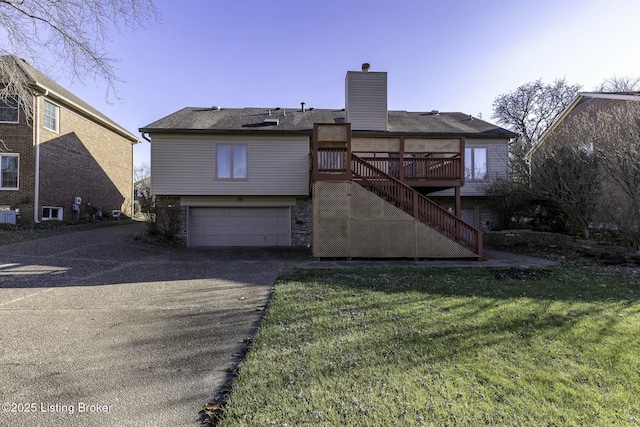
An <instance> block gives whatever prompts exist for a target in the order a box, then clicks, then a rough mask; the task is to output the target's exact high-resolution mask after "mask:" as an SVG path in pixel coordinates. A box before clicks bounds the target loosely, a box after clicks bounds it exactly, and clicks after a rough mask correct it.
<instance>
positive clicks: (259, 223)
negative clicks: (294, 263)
mask: <svg viewBox="0 0 640 427" xmlns="http://www.w3.org/2000/svg"><path fill="white" fill-rule="evenodd" d="M189 244H190V245H191V246H291V214H290V211H289V208H287V207H284V208H271V207H269V208H191V209H190V210H189Z"/></svg>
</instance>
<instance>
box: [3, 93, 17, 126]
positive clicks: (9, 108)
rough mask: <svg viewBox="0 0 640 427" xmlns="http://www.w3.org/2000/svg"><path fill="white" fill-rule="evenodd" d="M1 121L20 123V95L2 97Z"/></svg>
mask: <svg viewBox="0 0 640 427" xmlns="http://www.w3.org/2000/svg"><path fill="white" fill-rule="evenodd" d="M0 123H18V97H17V96H14V95H9V96H8V97H6V98H5V99H0Z"/></svg>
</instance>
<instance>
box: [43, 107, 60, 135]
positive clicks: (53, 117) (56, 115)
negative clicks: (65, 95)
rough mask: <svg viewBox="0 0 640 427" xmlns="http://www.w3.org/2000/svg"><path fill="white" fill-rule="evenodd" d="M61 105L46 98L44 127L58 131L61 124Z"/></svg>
mask: <svg viewBox="0 0 640 427" xmlns="http://www.w3.org/2000/svg"><path fill="white" fill-rule="evenodd" d="M59 122H60V107H58V106H57V105H55V104H52V103H50V102H49V101H47V100H46V99H45V100H44V127H45V128H46V129H49V130H52V131H54V132H58V129H59V126H60V123H59Z"/></svg>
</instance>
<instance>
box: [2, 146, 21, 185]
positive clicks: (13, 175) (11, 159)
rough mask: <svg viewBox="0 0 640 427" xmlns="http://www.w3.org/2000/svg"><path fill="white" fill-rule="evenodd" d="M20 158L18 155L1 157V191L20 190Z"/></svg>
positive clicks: (3, 155)
mask: <svg viewBox="0 0 640 427" xmlns="http://www.w3.org/2000/svg"><path fill="white" fill-rule="evenodd" d="M19 165H20V157H19V156H18V155H17V154H2V155H0V167H1V170H2V172H1V173H0V190H17V189H18V170H19Z"/></svg>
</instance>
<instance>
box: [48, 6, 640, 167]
mask: <svg viewBox="0 0 640 427" xmlns="http://www.w3.org/2000/svg"><path fill="white" fill-rule="evenodd" d="M157 5H158V8H159V11H160V17H159V19H158V22H149V25H148V26H146V28H132V29H125V30H124V32H123V33H122V34H119V33H114V34H113V35H112V43H111V44H110V45H109V46H108V49H109V50H110V52H111V54H112V56H113V57H114V58H117V59H118V62H117V64H116V67H117V70H118V75H119V78H120V79H121V80H122V81H123V82H122V83H120V84H119V86H118V90H119V95H120V98H121V100H117V99H114V98H113V97H109V98H106V97H105V95H106V87H105V86H104V83H103V82H100V81H97V82H93V81H89V82H84V83H78V82H74V81H72V80H70V78H69V76H68V75H66V74H65V73H64V72H63V71H62V70H56V71H54V74H53V75H51V77H54V78H56V79H57V80H58V82H59V83H61V84H62V85H63V86H66V87H67V88H69V89H70V90H71V91H72V92H74V93H75V94H76V95H78V96H79V97H80V98H82V99H84V100H85V101H86V102H89V103H90V104H92V105H93V106H95V107H96V108H97V109H99V110H100V111H102V112H103V113H104V114H106V115H107V116H109V117H110V118H112V119H113V120H115V121H116V122H118V123H120V124H121V125H123V126H124V127H125V128H127V129H128V130H129V131H131V132H133V133H134V134H136V135H138V131H137V130H138V128H140V127H142V126H145V125H147V124H149V123H151V122H153V121H155V120H157V119H159V118H161V117H164V116H166V115H168V114H170V113H172V112H174V111H177V110H179V109H181V108H183V107H186V106H214V105H219V106H222V107H229V108H231V107H284V108H287V107H288V108H296V107H299V106H300V102H302V101H304V102H305V103H306V106H307V107H315V108H342V107H344V77H345V74H346V72H347V71H348V70H359V69H360V66H361V64H362V63H363V62H369V63H370V64H371V70H372V71H386V72H388V82H389V94H388V96H389V108H390V109H397V110H409V111H430V110H434V109H437V110H440V111H461V112H464V113H468V114H473V115H475V116H478V115H480V114H481V115H482V118H483V119H485V120H488V121H492V120H491V114H492V103H493V100H494V99H495V98H496V97H497V96H498V95H500V94H503V93H506V92H509V91H511V90H514V89H515V88H517V87H518V86H520V85H521V84H524V83H527V82H529V81H533V80H536V79H538V78H542V79H543V80H544V81H545V82H551V81H553V80H554V79H557V78H566V79H567V81H568V82H569V83H571V84H575V83H579V84H582V85H583V88H584V90H592V89H593V88H594V87H595V86H596V85H598V84H599V83H601V82H602V81H603V80H604V79H605V78H608V77H612V76H618V77H622V76H638V75H640V55H638V48H639V46H638V45H639V44H640V25H638V24H637V18H638V17H639V16H640V2H639V1H637V0H608V1H604V0H603V1H596V0H566V1H562V0H539V1H518V0H509V1H507V0H502V1H501V0H486V1H480V0H478V1H472V0H458V1H457V0H451V1H444V0H442V1H433V0H394V1H391V0H387V1H380V0H366V1H365V0H322V1H315V0H296V1H292V0H272V1H262V0H260V1H259V0H244V1H243V0H159V1H158V2H157ZM141 140H142V138H141ZM134 157H135V163H136V164H140V163H142V162H145V161H148V160H149V143H148V142H146V141H144V140H142V142H141V143H140V144H137V145H136V147H135V149H134Z"/></svg>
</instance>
